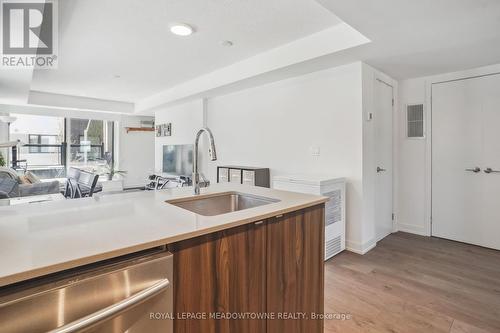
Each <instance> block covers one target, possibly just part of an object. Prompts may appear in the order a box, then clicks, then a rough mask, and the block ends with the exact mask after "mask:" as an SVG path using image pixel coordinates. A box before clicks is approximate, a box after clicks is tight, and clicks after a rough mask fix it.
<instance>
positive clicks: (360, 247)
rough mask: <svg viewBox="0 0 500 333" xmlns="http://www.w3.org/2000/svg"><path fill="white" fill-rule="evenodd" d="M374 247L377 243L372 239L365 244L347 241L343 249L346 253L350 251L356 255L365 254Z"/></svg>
mask: <svg viewBox="0 0 500 333" xmlns="http://www.w3.org/2000/svg"><path fill="white" fill-rule="evenodd" d="M375 246H377V242H376V241H375V238H373V239H371V240H369V241H368V242H365V243H359V242H353V241H349V240H346V241H345V249H346V250H347V251H351V252H354V253H357V254H366V253H367V252H368V251H370V250H371V249H373V248H374V247H375Z"/></svg>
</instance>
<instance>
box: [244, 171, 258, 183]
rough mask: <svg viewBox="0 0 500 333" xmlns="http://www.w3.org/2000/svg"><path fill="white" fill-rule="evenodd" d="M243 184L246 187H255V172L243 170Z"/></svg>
mask: <svg viewBox="0 0 500 333" xmlns="http://www.w3.org/2000/svg"><path fill="white" fill-rule="evenodd" d="M242 183H243V184H245V185H252V186H253V185H255V171H250V170H243V180H242Z"/></svg>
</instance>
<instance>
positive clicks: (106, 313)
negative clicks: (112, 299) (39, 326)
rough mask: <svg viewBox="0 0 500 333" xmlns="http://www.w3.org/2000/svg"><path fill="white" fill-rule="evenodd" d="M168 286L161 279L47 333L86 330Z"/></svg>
mask: <svg viewBox="0 0 500 333" xmlns="http://www.w3.org/2000/svg"><path fill="white" fill-rule="evenodd" d="M169 284H170V281H168V279H162V280H160V281H158V282H157V283H155V284H154V285H152V286H151V287H149V288H146V289H144V290H142V291H140V292H138V293H136V294H134V295H132V296H130V297H128V298H125V299H124V300H122V301H120V302H118V303H115V304H113V305H110V306H108V307H106V308H104V309H101V310H99V311H96V312H94V313H92V314H90V315H88V316H85V317H83V318H80V319H78V320H75V321H73V322H71V323H69V324H66V325H64V326H61V327H59V328H56V329H54V330H51V331H49V332H48V333H74V332H78V331H80V330H82V329H84V328H88V327H90V326H93V325H96V324H98V323H99V322H101V321H103V320H106V319H109V318H111V317H113V316H115V315H117V314H119V313H120V312H122V311H124V310H126V309H127V308H130V307H132V306H134V305H137V304H139V303H141V302H143V301H145V300H147V299H149V298H151V297H153V296H155V295H157V294H158V293H160V292H162V291H163V290H164V289H165V288H167V287H168V286H169Z"/></svg>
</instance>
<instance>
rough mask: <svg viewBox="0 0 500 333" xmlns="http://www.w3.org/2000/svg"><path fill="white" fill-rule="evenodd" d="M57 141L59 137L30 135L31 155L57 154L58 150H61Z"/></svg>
mask: <svg viewBox="0 0 500 333" xmlns="http://www.w3.org/2000/svg"><path fill="white" fill-rule="evenodd" d="M57 141H58V140H57V135H43V134H29V135H28V142H29V144H30V145H29V147H28V148H29V152H30V154H35V153H57V148H60V144H58V143H57Z"/></svg>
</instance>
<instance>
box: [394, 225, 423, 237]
mask: <svg viewBox="0 0 500 333" xmlns="http://www.w3.org/2000/svg"><path fill="white" fill-rule="evenodd" d="M396 227H397V230H398V231H403V232H408V233H410V234H416V235H420V236H430V233H429V231H427V228H425V227H423V226H420V225H414V224H405V223H397V224H396Z"/></svg>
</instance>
